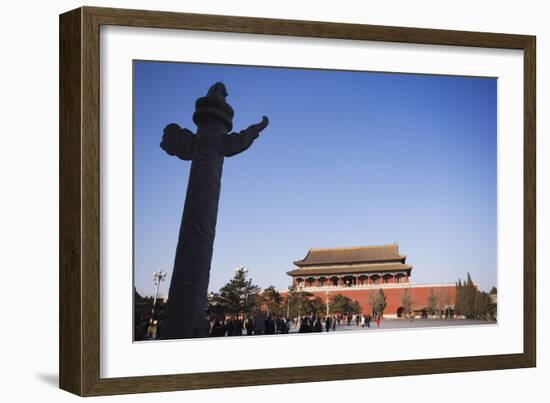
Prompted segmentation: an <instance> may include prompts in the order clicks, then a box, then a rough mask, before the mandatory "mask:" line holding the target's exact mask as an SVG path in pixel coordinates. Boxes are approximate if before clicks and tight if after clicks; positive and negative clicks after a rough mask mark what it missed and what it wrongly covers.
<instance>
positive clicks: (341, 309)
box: [325, 294, 361, 315]
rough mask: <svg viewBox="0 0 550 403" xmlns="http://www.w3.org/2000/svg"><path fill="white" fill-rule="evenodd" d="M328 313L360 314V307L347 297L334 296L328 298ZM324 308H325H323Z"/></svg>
mask: <svg viewBox="0 0 550 403" xmlns="http://www.w3.org/2000/svg"><path fill="white" fill-rule="evenodd" d="M329 307H330V312H333V313H340V314H343V315H346V314H349V313H351V314H356V313H361V306H360V305H359V303H358V302H357V301H355V300H353V299H351V298H349V297H346V296H345V295H342V294H336V295H333V296H332V297H330V301H329ZM325 308H326V307H325Z"/></svg>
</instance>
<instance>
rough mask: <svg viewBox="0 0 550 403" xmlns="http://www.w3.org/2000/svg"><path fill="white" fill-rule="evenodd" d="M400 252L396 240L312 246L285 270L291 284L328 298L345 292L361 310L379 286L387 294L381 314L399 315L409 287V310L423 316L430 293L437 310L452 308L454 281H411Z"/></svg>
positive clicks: (367, 306) (409, 268)
mask: <svg viewBox="0 0 550 403" xmlns="http://www.w3.org/2000/svg"><path fill="white" fill-rule="evenodd" d="M406 259H407V257H406V256H404V255H400V254H399V247H398V245H397V243H392V244H387V245H375V246H356V247H348V248H312V249H310V250H309V251H308V252H307V254H306V256H305V257H304V258H303V259H301V260H298V261H295V262H294V264H295V265H296V266H297V267H298V268H297V269H294V270H292V271H289V272H287V274H288V275H290V276H291V277H292V285H293V286H294V287H296V288H298V289H301V290H303V291H307V292H309V293H311V294H313V295H314V296H318V297H321V298H323V299H325V298H326V299H327V300H328V298H329V297H330V296H332V295H336V294H342V295H345V296H347V297H349V298H351V299H354V300H356V301H357V302H359V304H360V305H361V309H362V313H363V314H367V313H371V312H372V307H371V306H370V303H369V299H370V295H371V293H372V292H373V291H377V290H379V289H382V290H383V292H384V295H385V296H386V303H387V305H386V309H385V310H384V316H386V317H400V316H401V313H402V312H403V309H404V308H403V307H402V306H401V301H402V295H403V292H404V291H405V290H408V292H409V295H410V298H411V305H412V310H413V311H414V312H415V313H416V314H417V315H421V316H425V315H426V314H427V310H428V305H429V304H428V298H429V295H430V293H431V292H432V291H433V293H434V294H435V295H436V297H437V299H438V301H439V302H438V305H439V307H438V308H439V309H440V310H449V309H452V310H454V303H455V298H456V284H454V283H449V284H412V283H411V282H410V277H411V272H412V266H411V265H410V264H406V263H405V261H406Z"/></svg>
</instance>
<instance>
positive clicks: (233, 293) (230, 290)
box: [213, 270, 261, 314]
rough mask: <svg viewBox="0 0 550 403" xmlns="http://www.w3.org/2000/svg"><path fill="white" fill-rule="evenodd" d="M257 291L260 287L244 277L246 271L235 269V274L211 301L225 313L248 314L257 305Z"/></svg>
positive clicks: (258, 299)
mask: <svg viewBox="0 0 550 403" xmlns="http://www.w3.org/2000/svg"><path fill="white" fill-rule="evenodd" d="M259 292H260V287H258V286H257V285H255V284H253V282H252V279H251V278H246V271H245V270H237V271H236V272H235V276H234V277H233V278H232V279H231V280H229V282H228V283H227V284H225V285H224V286H223V287H222V288H220V292H219V293H217V294H215V296H214V297H213V303H215V304H218V305H219V306H220V307H221V309H222V311H223V312H224V313H226V314H239V313H244V314H248V313H250V312H252V311H253V310H254V309H256V308H257V307H258V306H259V303H260V302H261V301H260V298H259V296H258V293H259Z"/></svg>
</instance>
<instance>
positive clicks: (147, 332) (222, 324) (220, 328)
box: [135, 311, 381, 340]
mask: <svg viewBox="0 0 550 403" xmlns="http://www.w3.org/2000/svg"><path fill="white" fill-rule="evenodd" d="M373 321H374V322H375V323H376V325H377V327H380V323H381V318H380V316H379V315H376V316H374V318H373V317H372V316H371V315H363V314H355V315H352V314H347V315H342V314H335V315H329V316H326V315H306V316H299V317H297V318H287V317H285V316H280V315H275V314H268V313H265V312H262V311H260V312H258V313H256V314H255V315H248V316H243V315H229V316H228V315H209V316H207V317H206V318H205V323H204V326H205V334H206V335H207V336H211V337H223V336H252V335H266V334H267V335H269V334H288V333H289V332H293V333H294V332H298V333H314V332H331V331H336V329H337V326H341V325H342V326H345V325H347V326H352V325H355V326H361V327H363V328H370V327H371V323H372V322H373ZM161 333H162V321H161V320H149V321H147V322H146V321H143V322H142V324H141V326H137V328H136V334H135V337H136V340H155V339H158V338H160V337H161Z"/></svg>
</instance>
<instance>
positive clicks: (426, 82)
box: [134, 61, 497, 295]
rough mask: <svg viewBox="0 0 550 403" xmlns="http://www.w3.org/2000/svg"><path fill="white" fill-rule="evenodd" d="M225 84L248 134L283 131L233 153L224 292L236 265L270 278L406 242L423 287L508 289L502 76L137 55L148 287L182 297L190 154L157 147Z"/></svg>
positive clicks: (221, 260) (220, 245)
mask: <svg viewBox="0 0 550 403" xmlns="http://www.w3.org/2000/svg"><path fill="white" fill-rule="evenodd" d="M217 81H222V82H224V83H225V85H226V87H227V90H228V93H229V96H228V98H227V101H228V103H229V104H230V105H232V107H233V109H234V110H235V118H234V120H233V127H234V129H233V130H234V131H239V130H242V129H244V128H246V127H248V125H250V124H252V123H256V122H259V121H260V120H261V117H262V115H267V116H268V117H269V119H270V124H269V126H268V127H267V128H266V129H265V130H264V132H263V133H262V134H261V135H260V138H259V139H257V140H256V141H255V143H254V144H253V145H252V147H251V148H250V149H248V150H247V151H246V152H244V153H242V154H239V155H236V156H234V157H231V158H226V159H225V162H224V168H223V176H222V191H221V197H220V208H219V215H218V225H217V233H216V240H215V244H214V257H213V261H212V269H211V275H210V290H213V291H216V290H218V289H219V288H220V287H221V286H222V285H223V284H224V283H225V282H227V280H229V279H230V278H231V277H232V276H233V274H234V269H235V268H236V267H237V266H240V265H244V266H246V267H248V268H249V274H250V276H251V277H252V278H253V280H254V281H255V283H256V284H258V285H260V286H261V287H267V286H269V285H275V286H276V287H278V288H283V289H286V288H287V287H288V285H289V284H290V277H289V276H288V275H286V274H285V273H286V272H287V271H289V270H291V269H292V268H293V267H294V266H293V264H292V262H293V261H294V260H298V259H300V258H302V257H304V256H305V254H306V252H307V250H308V249H309V248H310V247H340V246H356V245H370V244H383V243H391V242H394V241H395V242H397V243H398V244H399V250H400V252H401V254H404V255H407V263H409V264H411V265H412V266H413V271H412V277H411V280H412V281H413V282H415V283H433V282H437V283H439V282H455V281H456V280H457V279H458V278H459V277H461V278H464V277H465V275H466V272H470V273H471V275H472V277H473V279H474V281H476V282H477V283H478V284H479V286H480V287H481V288H482V289H484V290H489V289H490V288H491V287H492V286H493V285H496V278H497V269H496V183H497V182H496V172H497V171H496V169H497V165H496V163H497V161H496V141H497V127H496V118H497V111H496V106H497V105H496V91H497V80H496V79H495V78H480V77H457V76H436V75H417V74H394V73H379V72H347V71H332V70H311V69H285V68H270V67H252V66H225V65H207V64H188V63H167V62H148V61H135V62H134V231H135V233H134V247H135V257H134V281H135V286H136V288H137V290H138V292H140V293H142V294H145V295H151V294H152V293H153V292H154V286H153V277H152V273H153V272H154V271H157V270H159V269H163V270H164V271H166V272H168V276H167V279H166V282H165V283H163V284H162V288H161V292H160V294H161V295H166V294H167V293H168V285H169V284H170V274H171V272H172V265H173V260H174V253H175V248H176V243H177V236H178V230H179V226H180V220H181V214H182V209H183V202H184V198H185V192H186V188H187V179H188V175H189V168H190V164H191V163H190V162H187V161H181V160H179V159H178V158H176V157H170V156H168V155H167V154H166V153H165V152H164V151H163V150H162V149H161V148H160V146H159V143H160V140H161V137H162V130H163V128H164V127H165V126H166V125H167V124H168V123H172V122H174V123H178V124H179V125H181V126H182V127H187V128H189V129H190V130H192V131H193V132H195V131H196V126H195V124H194V123H193V122H192V115H193V111H194V102H195V100H196V98H198V97H200V96H204V95H205V94H206V92H207V90H208V88H209V87H210V86H211V85H212V84H213V83H215V82H217Z"/></svg>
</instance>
